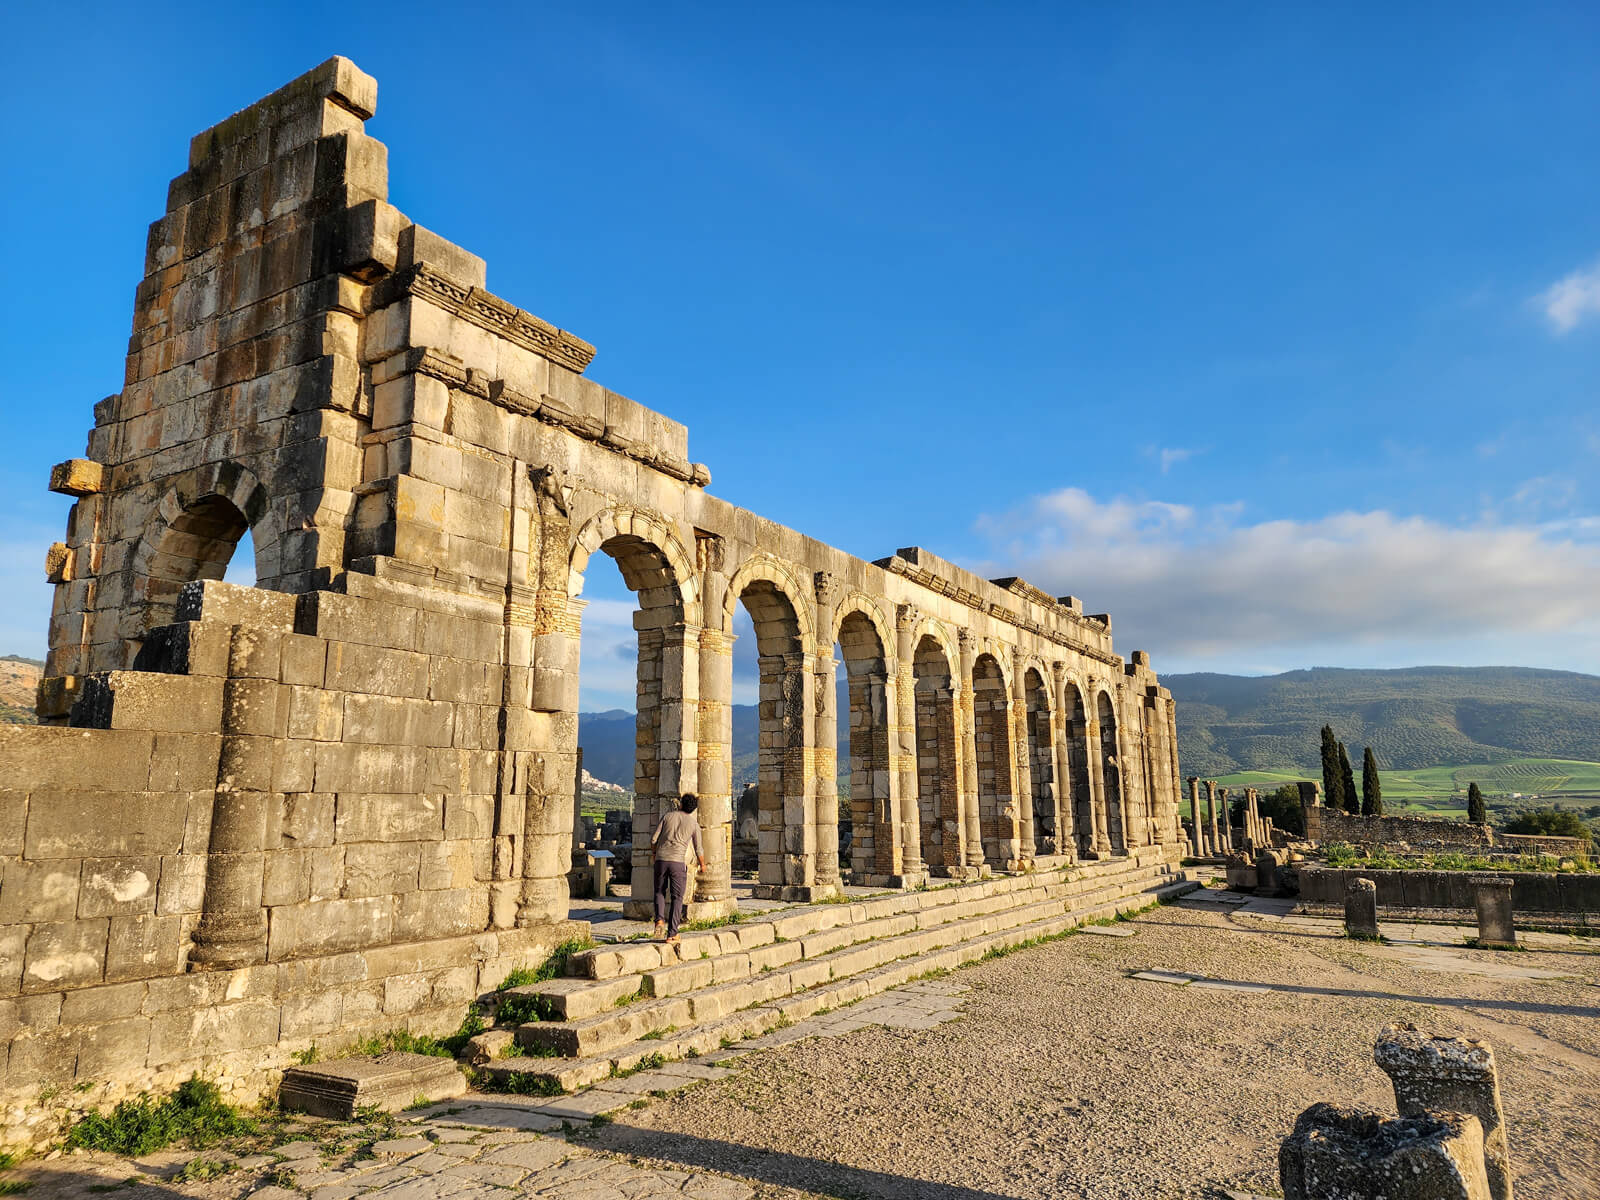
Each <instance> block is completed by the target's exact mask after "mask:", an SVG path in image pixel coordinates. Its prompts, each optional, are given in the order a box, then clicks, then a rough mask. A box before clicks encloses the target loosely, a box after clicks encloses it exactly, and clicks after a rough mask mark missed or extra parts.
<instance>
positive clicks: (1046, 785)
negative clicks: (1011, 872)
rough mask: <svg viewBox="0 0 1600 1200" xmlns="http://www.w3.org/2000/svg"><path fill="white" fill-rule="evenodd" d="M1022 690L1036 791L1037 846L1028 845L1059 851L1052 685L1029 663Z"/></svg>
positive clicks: (1035, 850) (1036, 850)
mask: <svg viewBox="0 0 1600 1200" xmlns="http://www.w3.org/2000/svg"><path fill="white" fill-rule="evenodd" d="M1022 690H1023V695H1024V696H1026V697H1027V706H1028V707H1027V714H1026V724H1027V730H1028V763H1029V767H1030V770H1029V779H1030V780H1031V782H1032V792H1033V794H1032V796H1031V797H1030V798H1029V802H1030V803H1031V805H1032V808H1033V846H1032V847H1024V849H1026V850H1029V851H1030V852H1031V853H1034V854H1055V853H1057V852H1058V851H1059V849H1060V848H1061V847H1060V843H1059V838H1058V834H1057V829H1056V756H1055V739H1054V737H1053V736H1052V728H1053V725H1054V720H1053V713H1052V711H1051V705H1050V689H1049V688H1048V687H1046V686H1045V682H1044V675H1043V673H1042V672H1040V671H1039V670H1037V669H1036V668H1034V667H1029V668H1028V669H1027V671H1026V672H1025V673H1024V675H1023V682H1022Z"/></svg>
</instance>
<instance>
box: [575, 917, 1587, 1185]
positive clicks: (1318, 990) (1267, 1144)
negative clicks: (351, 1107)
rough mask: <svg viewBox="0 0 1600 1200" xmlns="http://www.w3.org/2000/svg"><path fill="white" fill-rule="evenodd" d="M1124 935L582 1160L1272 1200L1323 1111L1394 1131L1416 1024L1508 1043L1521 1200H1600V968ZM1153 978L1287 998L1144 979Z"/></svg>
mask: <svg viewBox="0 0 1600 1200" xmlns="http://www.w3.org/2000/svg"><path fill="white" fill-rule="evenodd" d="M1131 928H1132V929H1134V931H1135V935H1134V936H1133V937H1130V938H1111V937H1090V936H1084V935H1079V936H1074V937H1070V938H1067V939H1065V940H1063V941H1059V942H1055V943H1052V944H1048V945H1045V946H1041V947H1037V948H1033V949H1029V950H1026V951H1023V952H1021V953H1017V954H1013V955H1010V956H1008V957H1005V958H1001V959H997V960H993V961H990V962H986V963H982V964H980V965H977V966H974V967H971V968H968V969H965V970H962V971H960V972H957V973H956V974H955V975H953V976H952V977H951V978H952V980H959V981H960V982H961V983H962V984H963V985H965V986H966V987H968V988H970V994H969V996H968V998H967V1003H966V1005H965V1013H966V1016H965V1018H964V1019H963V1020H960V1021H955V1022H952V1023H950V1024H947V1025H942V1026H939V1027H937V1028H934V1029H931V1030H926V1031H917V1032H904V1031H896V1030H889V1029H883V1028H881V1027H879V1028H866V1029H860V1030H857V1031H855V1032H852V1033H848V1034H845V1035H842V1036H838V1037H828V1038H817V1039H811V1040H808V1041H800V1042H794V1043H791V1044H789V1045H786V1046H781V1047H777V1048H774V1049H770V1050H766V1051H764V1052H762V1053H761V1054H760V1055H759V1056H757V1057H756V1058H754V1059H753V1060H751V1061H750V1065H749V1066H747V1067H746V1068H745V1069H743V1070H741V1071H740V1072H739V1073H738V1074H737V1075H736V1076H734V1077H732V1078H729V1079H725V1080H721V1081H718V1082H715V1083H709V1084H705V1085H703V1086H700V1087H696V1088H693V1089H691V1090H689V1091H686V1092H680V1093H676V1094H673V1095H671V1096H668V1097H665V1098H662V1099H660V1100H657V1101H654V1102H652V1103H651V1104H650V1106H649V1107H647V1108H643V1109H639V1110H625V1111H623V1112H621V1113H618V1114H617V1116H616V1120H615V1121H614V1122H613V1123H612V1124H610V1125H608V1126H605V1127H603V1128H599V1129H597V1130H596V1131H594V1133H593V1134H592V1135H591V1136H590V1138H589V1139H586V1144H588V1145H591V1146H593V1147H596V1148H604V1149H610V1150H614V1151H619V1152H623V1153H627V1154H632V1155H639V1156H643V1157H647V1158H651V1159H655V1160H657V1161H666V1162H671V1163H676V1164H680V1165H692V1166H699V1167H704V1168H707V1169H710V1170H715V1171H722V1172H727V1173H728V1174H731V1175H735V1176H740V1177H743V1178H745V1179H747V1180H750V1181H752V1182H757V1181H759V1182H760V1183H763V1184H765V1185H767V1186H766V1187H764V1188H758V1191H760V1192H761V1193H763V1194H765V1195H769V1196H774V1197H789V1196H794V1195H797V1194H804V1193H808V1192H809V1193H817V1194H823V1195H829V1196H838V1197H856V1196H860V1197H869V1196H870V1197H888V1198H895V1200H898V1198H901V1197H904V1198H905V1200H912V1198H915V1200H984V1198H997V1197H1016V1198H1018V1200H1031V1198H1033V1197H1040V1198H1043V1197H1061V1196H1084V1197H1096V1198H1111V1197H1180V1196H1181V1197H1192V1196H1205V1195H1208V1194H1216V1193H1217V1192H1219V1191H1221V1190H1222V1189H1230V1190H1235V1189H1236V1190H1243V1191H1253V1192H1260V1193H1266V1194H1274V1195H1275V1194H1279V1193H1278V1188H1277V1148H1278V1144H1279V1142H1280V1141H1281V1139H1282V1138H1283V1137H1284V1135H1285V1134H1286V1133H1287V1132H1288V1131H1289V1129H1290V1128H1291V1127H1292V1125H1293V1123H1294V1119H1295V1117H1296V1116H1297V1115H1298V1114H1299V1113H1300V1112H1301V1111H1302V1110H1303V1109H1305V1108H1306V1107H1307V1106H1309V1105H1310V1104H1312V1103H1314V1102H1316V1101H1319V1100H1326V1101H1333V1102H1338V1103H1342V1104H1351V1105H1360V1106H1364V1107H1368V1108H1372V1109H1376V1110H1379V1111H1382V1112H1386V1113H1392V1112H1393V1111H1394V1109H1393V1104H1394V1100H1393V1094H1392V1092H1391V1090H1390V1088H1389V1083H1388V1078H1387V1076H1385V1075H1384V1074H1383V1073H1382V1072H1381V1071H1380V1070H1379V1069H1378V1068H1377V1067H1376V1066H1375V1065H1374V1063H1373V1061H1372V1045H1373V1041H1374V1038H1375V1036H1376V1035H1377V1033H1378V1030H1379V1029H1380V1028H1381V1027H1382V1026H1383V1025H1384V1024H1385V1023H1387V1022H1390V1021H1411V1022H1414V1023H1415V1024H1417V1025H1418V1026H1419V1027H1421V1028H1423V1029H1425V1030H1428V1031H1430V1032H1433V1033H1440V1034H1462V1035H1466V1036H1469V1037H1474V1038H1482V1039H1484V1040H1486V1041H1488V1042H1489V1043H1490V1044H1491V1045H1492V1046H1493V1048H1494V1050H1495V1054H1496V1057H1497V1059H1498V1062H1499V1064H1500V1072H1501V1086H1502V1091H1503V1095H1504V1102H1505V1107H1506V1110H1507V1114H1508V1129H1509V1134H1510V1143H1511V1153H1512V1158H1513V1164H1514V1168H1515V1173H1516V1178H1515V1183H1516V1191H1517V1195H1518V1196H1519V1197H1521V1198H1523V1200H1556V1198H1557V1197H1562V1198H1570V1200H1578V1198H1582V1197H1594V1196H1597V1195H1600V1113H1597V1109H1600V990H1597V986H1600V953H1596V951H1600V945H1595V944H1594V943H1582V942H1579V941H1577V940H1575V939H1574V940H1571V941H1569V942H1568V943H1567V945H1566V946H1564V947H1562V948H1561V949H1552V950H1543V949H1541V950H1532V951H1524V952H1488V951H1478V950H1469V949H1466V948H1465V947H1460V946H1450V947H1448V948H1438V947H1435V948H1428V947H1417V946H1407V945H1384V946H1379V945H1371V944H1365V943H1357V942H1352V941H1349V940H1346V939H1344V938H1342V937H1339V936H1336V930H1337V927H1336V926H1333V925H1332V924H1331V923H1326V922H1315V921H1309V920H1299V919H1295V918H1289V919H1288V920H1274V919H1270V918H1268V917H1265V916H1258V915H1253V914H1251V913H1248V912H1221V911H1215V910H1207V909H1198V908H1193V907H1187V906H1170V907H1166V908H1162V909H1158V910H1155V911H1152V912H1149V913H1147V914H1144V915H1142V916H1140V917H1139V918H1137V919H1136V921H1135V922H1134V923H1133V924H1132V926H1131ZM1433 936H1437V937H1439V938H1440V939H1441V940H1442V939H1444V938H1446V937H1448V936H1449V935H1448V934H1447V933H1446V932H1445V931H1439V932H1438V933H1437V934H1435V935H1433ZM1152 968H1153V969H1158V970H1159V969H1165V970H1170V971H1180V972H1187V973H1189V974H1194V975H1205V976H1208V977H1211V978H1213V979H1220V980H1231V981H1239V982H1250V983H1261V984H1269V985H1271V987H1272V990H1271V991H1267V992H1237V991H1224V990H1208V989H1202V988H1200V987H1197V986H1194V985H1189V986H1184V987H1175V986H1172V985H1168V984H1162V983H1155V982H1148V981H1144V980H1138V979H1133V978H1130V977H1129V976H1130V973H1131V972H1133V971H1139V970H1147V969H1152ZM1541 972H1553V973H1557V974H1559V975H1562V976H1567V977H1566V978H1537V977H1530V976H1536V975H1538V974H1539V973H1541Z"/></svg>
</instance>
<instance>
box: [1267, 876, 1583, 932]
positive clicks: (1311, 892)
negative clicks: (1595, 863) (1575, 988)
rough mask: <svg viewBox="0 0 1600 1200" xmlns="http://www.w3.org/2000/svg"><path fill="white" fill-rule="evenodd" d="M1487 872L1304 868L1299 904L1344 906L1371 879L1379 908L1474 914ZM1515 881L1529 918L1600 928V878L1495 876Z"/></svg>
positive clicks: (1517, 899)
mask: <svg viewBox="0 0 1600 1200" xmlns="http://www.w3.org/2000/svg"><path fill="white" fill-rule="evenodd" d="M1488 873H1489V872H1483V871H1397V870H1373V869H1372V868H1371V867H1361V868H1335V867H1310V866H1302V867H1301V868H1300V871H1299V876H1300V899H1301V902H1302V903H1304V904H1312V905H1321V904H1326V905H1339V906H1341V907H1342V906H1343V904H1344V896H1345V890H1346V889H1347V888H1348V887H1349V886H1350V882H1351V881H1352V880H1354V879H1370V880H1372V882H1373V883H1375V884H1377V887H1378V906H1379V908H1388V909H1411V910H1462V911H1472V910H1473V909H1474V907H1475V905H1476V902H1477V901H1476V895H1477V892H1476V883H1475V881H1476V880H1477V879H1480V878H1482V877H1483V876H1484V875H1485V874H1488ZM1493 874H1494V876H1495V877H1496V878H1500V877H1504V878H1507V879H1510V880H1511V881H1512V890H1511V905H1512V908H1513V910H1514V911H1515V912H1516V914H1517V916H1518V918H1519V919H1521V918H1522V917H1523V915H1524V914H1559V915H1560V916H1561V917H1562V918H1563V920H1562V923H1563V924H1567V925H1593V926H1595V927H1596V928H1600V874H1596V875H1588V874H1585V875H1575V874H1574V875H1561V874H1556V873H1554V872H1543V871H1505V872H1500V871H1496V872H1493Z"/></svg>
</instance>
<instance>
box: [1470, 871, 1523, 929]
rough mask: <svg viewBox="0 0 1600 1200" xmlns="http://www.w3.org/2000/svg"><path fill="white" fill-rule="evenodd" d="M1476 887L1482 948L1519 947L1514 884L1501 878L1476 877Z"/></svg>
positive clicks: (1494, 876) (1475, 893) (1489, 876)
mask: <svg viewBox="0 0 1600 1200" xmlns="http://www.w3.org/2000/svg"><path fill="white" fill-rule="evenodd" d="M1472 886H1473V893H1474V899H1475V900H1476V902H1477V906H1478V945H1480V946H1515V945H1516V944H1517V927H1516V925H1515V924H1514V923H1513V921H1512V916H1511V888H1512V881H1511V880H1509V879H1506V878H1505V877H1504V876H1500V875H1475V876H1474V877H1473V880H1472Z"/></svg>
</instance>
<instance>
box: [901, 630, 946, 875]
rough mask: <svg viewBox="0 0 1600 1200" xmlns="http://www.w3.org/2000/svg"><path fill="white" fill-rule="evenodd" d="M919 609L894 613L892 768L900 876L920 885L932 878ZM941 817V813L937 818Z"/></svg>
mask: <svg viewBox="0 0 1600 1200" xmlns="http://www.w3.org/2000/svg"><path fill="white" fill-rule="evenodd" d="M917 615H918V614H917V611H916V609H914V608H912V607H911V606H910V605H909V604H902V605H899V606H898V607H897V608H896V609H895V617H894V655H895V658H894V664H893V666H892V668H891V670H892V672H893V678H894V705H893V712H894V728H893V729H892V730H891V731H890V736H889V745H890V748H891V749H890V758H889V771H890V773H891V775H892V776H893V778H894V781H895V783H896V784H897V789H896V790H897V797H896V799H897V802H898V804H899V808H900V842H901V846H902V853H901V865H900V878H901V881H902V883H903V884H904V885H905V886H907V887H916V886H917V885H919V884H921V883H923V882H925V881H926V880H927V878H928V868H927V866H926V865H924V863H923V861H922V801H921V796H920V793H919V791H918V788H917V691H916V688H917V682H916V675H915V672H914V666H913V664H914V662H915V658H916V647H915V646H913V645H912V642H911V639H912V634H913V633H914V632H915V628H916V621H917ZM934 819H935V820H937V819H938V818H937V815H936V816H935V818H934Z"/></svg>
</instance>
